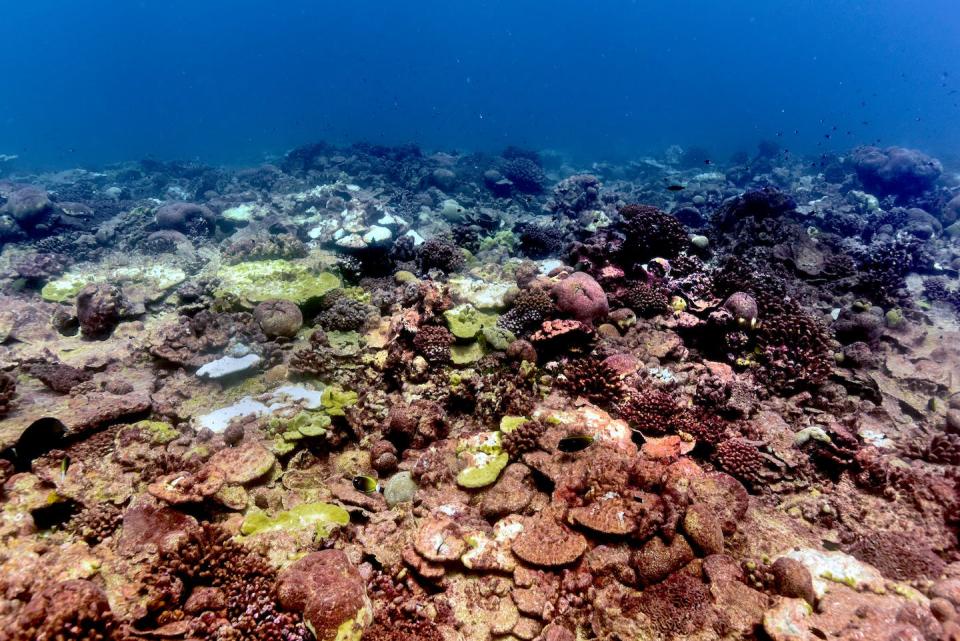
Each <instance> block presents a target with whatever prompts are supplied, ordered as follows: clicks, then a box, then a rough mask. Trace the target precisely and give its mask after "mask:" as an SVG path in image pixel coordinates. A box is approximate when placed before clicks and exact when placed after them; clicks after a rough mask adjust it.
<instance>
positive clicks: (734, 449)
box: [714, 438, 766, 483]
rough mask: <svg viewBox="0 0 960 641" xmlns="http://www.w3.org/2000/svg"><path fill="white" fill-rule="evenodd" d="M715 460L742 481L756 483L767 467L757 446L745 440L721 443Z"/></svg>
mask: <svg viewBox="0 0 960 641" xmlns="http://www.w3.org/2000/svg"><path fill="white" fill-rule="evenodd" d="M714 458H715V460H716V461H717V463H718V464H719V465H720V467H722V468H723V469H724V470H726V471H727V472H729V473H730V474H731V475H733V476H735V477H737V478H738V479H740V480H741V481H746V482H748V483H755V482H757V481H758V480H760V473H761V472H762V471H763V469H764V467H765V466H766V463H765V459H764V457H763V454H761V452H760V450H759V449H758V448H757V446H756V445H754V444H753V443H751V442H750V441H748V440H746V439H744V438H731V439H728V440H726V441H723V442H722V443H720V444H719V445H718V446H717V448H716V450H715V451H714Z"/></svg>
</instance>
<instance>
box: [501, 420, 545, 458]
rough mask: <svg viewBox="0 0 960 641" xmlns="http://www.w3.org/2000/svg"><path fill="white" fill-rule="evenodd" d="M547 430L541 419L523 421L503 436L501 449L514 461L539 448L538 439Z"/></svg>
mask: <svg viewBox="0 0 960 641" xmlns="http://www.w3.org/2000/svg"><path fill="white" fill-rule="evenodd" d="M546 430H547V423H546V422H545V421H543V420H541V419H532V420H529V421H524V422H523V423H521V424H520V425H518V426H517V427H515V428H514V429H513V430H511V431H510V432H507V433H506V434H504V435H503V439H502V442H503V449H504V451H506V452H507V454H509V455H510V458H511V459H513V460H516V459H518V458H520V456H521V455H522V454H524V453H526V452H532V451H533V450H536V449H538V448H539V447H540V437H541V436H543V433H544V432H545V431H546Z"/></svg>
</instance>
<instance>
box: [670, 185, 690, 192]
mask: <svg viewBox="0 0 960 641" xmlns="http://www.w3.org/2000/svg"><path fill="white" fill-rule="evenodd" d="M684 189H686V187H684V186H683V185H667V191H683V190H684Z"/></svg>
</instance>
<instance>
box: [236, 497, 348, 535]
mask: <svg viewBox="0 0 960 641" xmlns="http://www.w3.org/2000/svg"><path fill="white" fill-rule="evenodd" d="M349 522H350V514H349V513H348V512H347V511H346V510H345V509H343V508H342V507H340V506H339V505H333V504H332V503H303V504H302V505H298V506H296V507H295V508H293V509H290V510H287V511H286V512H280V513H278V514H277V515H276V516H268V515H267V513H266V512H263V511H261V510H254V511H252V512H250V513H249V514H247V516H246V518H245V519H243V523H242V524H241V525H240V534H243V535H244V536H254V535H257V534H262V533H264V532H277V531H281V530H285V531H294V530H303V529H306V528H313V529H314V538H315V539H323V538H326V537H328V536H330V533H331V532H333V530H335V529H336V528H338V527H341V526H344V525H347V524H348V523H349Z"/></svg>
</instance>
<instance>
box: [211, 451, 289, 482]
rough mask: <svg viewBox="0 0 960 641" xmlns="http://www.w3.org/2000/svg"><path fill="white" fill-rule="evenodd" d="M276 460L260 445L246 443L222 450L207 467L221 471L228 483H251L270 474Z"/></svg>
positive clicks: (212, 458)
mask: <svg viewBox="0 0 960 641" xmlns="http://www.w3.org/2000/svg"><path fill="white" fill-rule="evenodd" d="M276 460H277V459H276V457H274V455H273V454H272V453H271V452H270V451H269V450H267V449H266V448H264V447H263V446H261V445H260V444H259V443H244V444H241V445H239V446H237V447H228V448H225V449H222V450H220V451H219V452H217V453H216V454H214V455H213V456H212V457H210V461H209V462H208V463H207V465H208V466H209V467H210V468H214V469H217V470H220V472H221V473H222V474H223V477H224V478H225V479H226V481H227V482H228V483H249V482H250V481H252V480H254V479H258V478H260V477H261V476H263V475H264V474H266V473H267V472H269V471H270V469H271V468H272V467H273V464H274V463H275V462H276Z"/></svg>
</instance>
